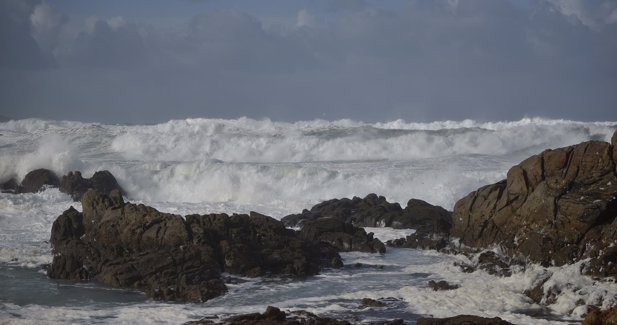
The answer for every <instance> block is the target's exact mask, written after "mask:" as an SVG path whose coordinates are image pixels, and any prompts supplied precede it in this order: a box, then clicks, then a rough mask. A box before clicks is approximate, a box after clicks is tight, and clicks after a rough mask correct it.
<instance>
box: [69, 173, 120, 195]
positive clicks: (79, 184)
mask: <svg viewBox="0 0 617 325" xmlns="http://www.w3.org/2000/svg"><path fill="white" fill-rule="evenodd" d="M90 189H92V190H95V191H97V192H100V193H103V194H109V193H111V191H113V190H119V191H120V193H122V194H125V192H124V190H123V189H122V187H120V184H118V181H117V180H116V178H115V177H114V175H112V173H110V172H109V171H107V170H103V171H97V172H95V173H94V175H92V177H91V178H83V177H82V176H81V172H79V171H74V172H69V173H68V174H67V175H65V176H62V180H61V181H60V191H61V192H63V193H66V194H69V195H70V196H71V197H72V198H73V200H75V201H79V200H81V197H82V196H83V195H84V193H86V192H87V191H88V190H90Z"/></svg>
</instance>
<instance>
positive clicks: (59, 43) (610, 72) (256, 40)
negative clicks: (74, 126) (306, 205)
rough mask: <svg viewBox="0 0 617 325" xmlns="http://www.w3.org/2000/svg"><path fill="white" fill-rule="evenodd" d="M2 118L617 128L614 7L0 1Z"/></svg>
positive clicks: (520, 0) (564, 1)
mask: <svg viewBox="0 0 617 325" xmlns="http://www.w3.org/2000/svg"><path fill="white" fill-rule="evenodd" d="M0 46H1V47H0V48H1V50H0V115H3V116H8V117H13V118H25V117H40V118H50V119H69V120H82V121H99V122H111V123H124V122H129V123H151V122H159V121H165V120H169V119H172V118H186V117H216V118H219V117H220V118H236V117H241V116H248V117H252V118H266V117H267V118H270V119H272V120H282V121H293V120H306V119H314V118H322V119H330V120H332V119H340V118H351V119H356V120H364V121H386V120H393V119H398V118H402V119H405V120H408V121H429V120H443V119H456V120H458V119H465V118H473V119H478V120H515V119H520V118H521V117H524V116H534V117H535V116H540V117H549V118H567V119H576V120H617V1H615V0H613V1H606V0H604V1H603V0H510V1H508V0H443V1H442V0H391V1H383V0H374V1H370V0H297V1H289V0H268V1H255V0H175V1H171V0H135V1H125V0H106V1H82V0H54V1H30V0H0Z"/></svg>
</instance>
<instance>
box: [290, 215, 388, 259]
mask: <svg viewBox="0 0 617 325" xmlns="http://www.w3.org/2000/svg"><path fill="white" fill-rule="evenodd" d="M299 234H300V236H301V237H302V238H305V239H308V240H314V241H321V242H325V243H328V244H330V245H332V246H334V247H336V248H337V249H339V250H340V251H343V252H350V251H360V252H368V253H385V251H386V246H385V245H384V244H383V243H382V242H381V241H380V240H379V239H377V238H373V234H372V233H368V234H367V233H366V231H365V230H364V229H363V228H358V227H355V226H353V225H352V224H350V223H345V222H344V221H342V220H339V219H335V218H320V219H315V220H308V221H305V222H304V223H303V226H302V230H300V232H299Z"/></svg>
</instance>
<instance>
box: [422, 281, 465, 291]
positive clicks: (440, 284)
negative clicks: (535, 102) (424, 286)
mask: <svg viewBox="0 0 617 325" xmlns="http://www.w3.org/2000/svg"><path fill="white" fill-rule="evenodd" d="M428 287H429V288H431V289H433V291H444V290H454V289H458V288H459V285H457V284H450V283H448V282H446V281H443V280H442V281H437V282H435V281H433V280H430V281H429V282H428Z"/></svg>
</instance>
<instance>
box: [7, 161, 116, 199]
mask: <svg viewBox="0 0 617 325" xmlns="http://www.w3.org/2000/svg"><path fill="white" fill-rule="evenodd" d="M45 187H59V189H60V192H62V193H66V194H69V195H70V196H71V197H72V198H73V200H75V201H79V200H81V197H82V195H84V193H86V192H87V191H88V190H95V191H98V192H100V193H104V194H109V193H111V191H113V190H119V191H120V193H121V194H123V195H124V194H126V193H125V192H124V190H123V189H122V187H120V184H118V181H117V180H116V178H115V177H114V175H112V174H111V173H110V172H109V171H107V170H103V171H97V172H95V173H94V175H92V177H91V178H83V177H82V176H81V172H79V171H74V172H69V173H68V174H67V175H64V176H62V179H60V178H58V176H57V175H56V174H55V173H54V172H53V171H51V170H49V169H36V170H33V171H31V172H29V173H28V174H26V176H25V177H24V179H23V180H22V181H21V183H17V181H16V180H15V179H14V178H11V179H9V180H8V181H6V182H4V183H2V184H1V185H0V190H2V192H4V193H14V194H17V193H36V192H39V191H42V190H43V189H44V188H45Z"/></svg>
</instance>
